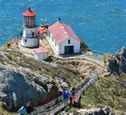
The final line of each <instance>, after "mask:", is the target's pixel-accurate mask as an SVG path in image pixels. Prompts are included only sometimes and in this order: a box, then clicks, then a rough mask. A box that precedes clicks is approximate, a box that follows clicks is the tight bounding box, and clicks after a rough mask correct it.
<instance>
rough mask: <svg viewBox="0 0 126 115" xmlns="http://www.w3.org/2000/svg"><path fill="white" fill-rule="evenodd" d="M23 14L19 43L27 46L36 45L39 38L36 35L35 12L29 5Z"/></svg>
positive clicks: (32, 46)
mask: <svg viewBox="0 0 126 115" xmlns="http://www.w3.org/2000/svg"><path fill="white" fill-rule="evenodd" d="M23 16H24V20H23V32H22V37H21V45H22V46H24V47H28V48H34V47H38V46H39V39H38V37H37V26H36V13H35V12H33V11H32V10H31V8H30V7H29V8H28V10H27V11H26V12H24V13H23Z"/></svg>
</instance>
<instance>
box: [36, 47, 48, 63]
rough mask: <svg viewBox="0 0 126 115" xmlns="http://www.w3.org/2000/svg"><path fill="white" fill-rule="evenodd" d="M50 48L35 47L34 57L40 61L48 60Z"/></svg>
mask: <svg viewBox="0 0 126 115" xmlns="http://www.w3.org/2000/svg"><path fill="white" fill-rule="evenodd" d="M48 54H49V50H48V49H47V48H36V49H34V58H35V59H36V60H38V61H41V60H46V59H47V58H48Z"/></svg>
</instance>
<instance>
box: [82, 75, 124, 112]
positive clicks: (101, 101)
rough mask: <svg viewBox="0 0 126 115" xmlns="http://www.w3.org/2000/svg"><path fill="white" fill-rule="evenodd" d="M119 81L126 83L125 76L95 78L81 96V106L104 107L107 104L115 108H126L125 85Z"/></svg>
mask: <svg viewBox="0 0 126 115" xmlns="http://www.w3.org/2000/svg"><path fill="white" fill-rule="evenodd" d="M117 79H119V80H117ZM119 81H121V82H122V81H123V83H125V84H126V77H125V76H124V77H118V76H110V77H107V78H105V77H104V78H100V79H99V80H97V81H96V83H95V84H94V85H93V86H91V87H90V88H89V89H88V90H87V91H86V93H85V95H83V96H82V100H81V103H82V106H85V105H86V106H91V107H94V106H95V107H104V106H106V105H107V106H110V107H111V108H113V109H115V110H116V109H117V110H126V87H125V86H123V85H122V84H121V83H120V82H119Z"/></svg>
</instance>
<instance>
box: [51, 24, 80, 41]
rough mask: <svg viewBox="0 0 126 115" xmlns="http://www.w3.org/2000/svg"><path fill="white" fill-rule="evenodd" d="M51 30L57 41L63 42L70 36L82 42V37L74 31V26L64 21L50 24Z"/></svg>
mask: <svg viewBox="0 0 126 115" xmlns="http://www.w3.org/2000/svg"><path fill="white" fill-rule="evenodd" d="M49 31H50V33H51V34H52V35H53V36H54V38H55V39H56V42H57V43H61V42H62V41H64V40H66V39H68V38H72V39H75V40H76V41H79V42H80V39H79V38H78V36H77V35H76V33H74V31H73V30H72V28H71V27H70V26H68V25H66V24H64V23H55V24H53V25H51V26H49Z"/></svg>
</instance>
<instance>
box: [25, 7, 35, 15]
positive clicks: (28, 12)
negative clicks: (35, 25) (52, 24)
mask: <svg viewBox="0 0 126 115" xmlns="http://www.w3.org/2000/svg"><path fill="white" fill-rule="evenodd" d="M23 16H27V17H33V16H36V13H35V12H33V11H32V10H31V7H29V8H28V10H27V11H26V12H24V13H23Z"/></svg>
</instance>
